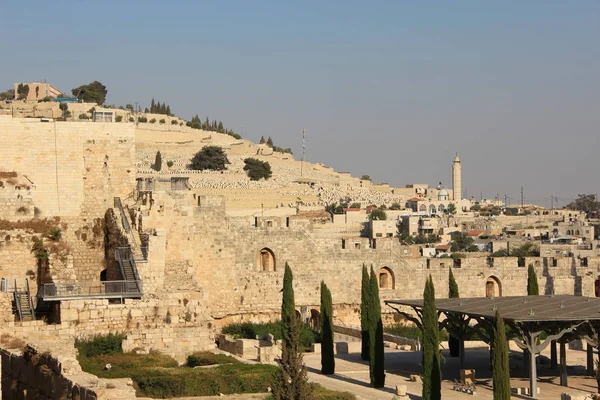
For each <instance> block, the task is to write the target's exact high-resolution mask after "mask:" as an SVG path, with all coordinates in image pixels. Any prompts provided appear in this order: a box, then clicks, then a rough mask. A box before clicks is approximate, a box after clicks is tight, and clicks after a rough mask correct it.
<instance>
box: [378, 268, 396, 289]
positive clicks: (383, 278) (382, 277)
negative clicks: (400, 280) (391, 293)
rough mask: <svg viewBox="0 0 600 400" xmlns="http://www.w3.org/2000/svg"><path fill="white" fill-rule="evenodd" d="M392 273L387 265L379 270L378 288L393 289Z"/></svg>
mask: <svg viewBox="0 0 600 400" xmlns="http://www.w3.org/2000/svg"><path fill="white" fill-rule="evenodd" d="M394 289H395V282H394V273H393V272H392V270H391V269H389V268H388V267H382V268H381V269H380V270H379V290H394Z"/></svg>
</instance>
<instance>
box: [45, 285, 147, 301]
mask: <svg viewBox="0 0 600 400" xmlns="http://www.w3.org/2000/svg"><path fill="white" fill-rule="evenodd" d="M141 287H142V281H104V282H55V283H44V284H43V286H42V288H41V289H42V290H41V296H42V297H43V298H44V300H52V299H56V300H58V299H68V298H80V297H96V298H110V297H113V298H120V297H139V296H140V291H141ZM138 288H139V289H138Z"/></svg>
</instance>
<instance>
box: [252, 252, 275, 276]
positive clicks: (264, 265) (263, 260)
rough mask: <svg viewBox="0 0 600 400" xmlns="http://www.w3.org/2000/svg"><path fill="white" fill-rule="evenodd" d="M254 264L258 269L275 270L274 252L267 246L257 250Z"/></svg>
mask: <svg viewBox="0 0 600 400" xmlns="http://www.w3.org/2000/svg"><path fill="white" fill-rule="evenodd" d="M256 265H257V267H258V270H259V271H275V270H276V264H275V254H273V251H271V249H269V248H266V247H265V248H263V249H261V250H260V251H259V252H258V256H257V258H256Z"/></svg>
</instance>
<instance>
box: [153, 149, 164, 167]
mask: <svg viewBox="0 0 600 400" xmlns="http://www.w3.org/2000/svg"><path fill="white" fill-rule="evenodd" d="M161 169H162V156H161V154H160V150H159V151H157V152H156V158H155V159H154V170H155V171H160V170H161Z"/></svg>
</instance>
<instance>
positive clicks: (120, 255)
mask: <svg viewBox="0 0 600 400" xmlns="http://www.w3.org/2000/svg"><path fill="white" fill-rule="evenodd" d="M115 259H116V260H117V262H118V263H119V267H120V268H121V274H122V275H123V277H125V270H124V268H123V261H129V262H130V264H131V269H132V271H133V276H134V277H135V280H136V281H141V279H140V276H139V274H138V270H137V267H136V265H135V259H134V257H133V251H132V250H131V247H117V248H116V249H115Z"/></svg>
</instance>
